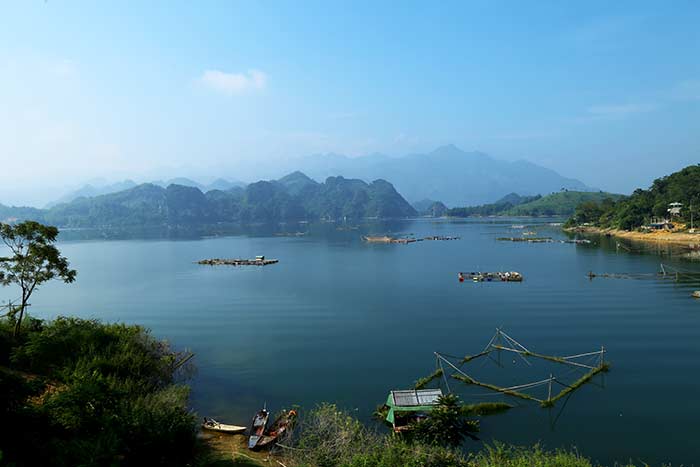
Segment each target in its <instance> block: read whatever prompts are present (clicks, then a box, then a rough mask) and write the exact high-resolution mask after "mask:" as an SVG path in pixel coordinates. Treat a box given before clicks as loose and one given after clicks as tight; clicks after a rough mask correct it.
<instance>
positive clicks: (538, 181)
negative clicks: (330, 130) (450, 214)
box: [290, 145, 597, 206]
mask: <svg viewBox="0 0 700 467" xmlns="http://www.w3.org/2000/svg"><path fill="white" fill-rule="evenodd" d="M290 163H291V162H290ZM293 164H294V166H295V167H297V168H299V170H301V171H303V172H304V173H306V174H307V175H309V176H310V177H312V178H316V179H319V180H323V179H324V178H325V177H327V176H329V175H333V174H342V175H343V176H345V177H353V178H359V179H362V180H374V179H377V178H381V179H386V180H390V181H391V182H392V183H393V184H394V186H395V187H396V189H397V190H398V191H399V192H400V193H401V194H402V195H403V196H405V197H406V199H407V200H409V201H410V202H417V201H420V200H424V199H431V200H440V201H442V202H443V203H445V204H446V205H448V206H466V205H477V204H484V203H492V202H494V201H496V200H498V199H500V198H501V197H503V196H504V195H506V194H508V193H511V192H516V193H520V194H521V195H525V196H527V195H536V194H540V193H551V192H554V191H559V190H561V189H562V188H564V189H567V190H571V191H597V190H595V189H593V188H590V187H588V186H586V184H584V183H583V182H581V181H579V180H576V179H573V178H567V177H564V176H562V175H560V174H558V173H557V172H555V171H554V170H550V169H547V168H545V167H542V166H539V165H537V164H533V163H531V162H527V161H524V160H520V161H515V162H510V161H504V160H499V159H495V158H493V157H491V156H489V155H487V154H484V153H481V152H466V151H463V150H461V149H459V148H458V147H456V146H454V145H447V146H443V147H440V148H437V149H435V150H434V151H432V152H430V153H427V154H414V155H408V156H403V157H388V156H384V155H381V154H373V155H369V156H364V157H355V158H350V157H346V156H342V155H338V154H325V155H314V156H308V157H303V158H300V159H295V160H294V161H293Z"/></svg>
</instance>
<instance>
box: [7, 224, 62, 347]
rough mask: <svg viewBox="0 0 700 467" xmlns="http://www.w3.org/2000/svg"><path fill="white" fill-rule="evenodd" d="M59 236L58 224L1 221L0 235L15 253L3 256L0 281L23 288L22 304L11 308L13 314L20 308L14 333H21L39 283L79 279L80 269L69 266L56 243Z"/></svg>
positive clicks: (13, 315)
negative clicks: (77, 274) (77, 277)
mask: <svg viewBox="0 0 700 467" xmlns="http://www.w3.org/2000/svg"><path fill="white" fill-rule="evenodd" d="M57 236H58V229H57V228H56V227H52V226H47V225H43V224H40V223H38V222H34V221H25V222H22V223H21V224H17V225H10V224H2V223H0V238H2V241H3V242H4V243H5V245H6V246H7V248H8V249H9V250H10V253H11V255H12V256H8V257H2V256H0V284H2V285H4V286H8V285H10V284H17V285H18V286H19V287H20V288H21V289H22V301H21V303H20V305H19V307H18V308H13V309H11V310H10V317H12V318H14V317H15V315H16V314H17V312H19V316H18V317H17V318H16V320H15V329H14V337H17V336H19V333H20V330H21V327H22V319H23V318H24V311H25V309H26V307H27V303H28V302H29V297H31V296H32V293H33V292H34V290H36V288H37V287H38V286H39V285H41V284H43V283H44V282H47V281H50V280H52V279H59V280H62V281H63V282H65V283H70V282H73V281H74V280H75V275H76V271H75V270H73V269H70V268H69V264H68V260H67V259H66V258H65V257H64V256H61V254H60V252H59V251H58V248H56V247H55V246H54V245H53V244H54V243H55V242H56V237H57Z"/></svg>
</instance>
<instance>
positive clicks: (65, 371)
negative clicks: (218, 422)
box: [0, 318, 196, 466]
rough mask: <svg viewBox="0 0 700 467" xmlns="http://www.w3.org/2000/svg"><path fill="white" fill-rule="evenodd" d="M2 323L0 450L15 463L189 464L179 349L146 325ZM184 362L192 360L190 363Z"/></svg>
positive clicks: (190, 439)
mask: <svg viewBox="0 0 700 467" xmlns="http://www.w3.org/2000/svg"><path fill="white" fill-rule="evenodd" d="M14 324H15V323H13V322H11V320H8V319H4V320H1V321H0V414H2V415H1V416H0V418H1V419H2V422H3V423H2V425H1V428H0V432H1V433H2V435H0V451H2V456H3V457H2V459H3V461H4V462H6V463H9V464H10V465H17V466H24V465H27V466H29V465H56V466H75V465H124V466H129V465H146V464H153V465H185V464H186V463H187V461H186V460H187V459H191V458H192V456H193V453H194V449H195V445H196V438H195V435H196V431H195V420H194V417H193V415H192V413H191V412H190V411H189V410H188V408H187V399H188V391H189V389H188V387H187V386H186V385H184V384H181V383H179V379H180V376H181V375H184V374H185V373H183V372H186V370H187V369H186V368H183V367H178V364H179V362H180V361H181V359H182V357H183V356H182V355H181V354H179V353H177V352H175V351H174V350H172V349H171V348H170V346H169V345H168V344H167V343H166V342H163V341H158V340H156V339H154V338H153V337H152V336H151V335H150V334H149V332H148V331H147V330H145V329H144V328H142V327H140V326H127V325H122V324H102V323H99V322H97V321H92V320H82V319H77V318H57V319H56V320H54V321H51V322H45V321H40V320H37V319H33V318H28V319H25V322H24V323H23V325H22V333H21V334H20V336H19V337H14V336H13V334H14ZM185 366H186V365H185Z"/></svg>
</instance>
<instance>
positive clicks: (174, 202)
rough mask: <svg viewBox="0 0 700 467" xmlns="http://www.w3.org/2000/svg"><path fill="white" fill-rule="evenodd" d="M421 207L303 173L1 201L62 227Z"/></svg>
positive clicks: (329, 215) (7, 211) (382, 191)
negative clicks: (26, 203)
mask: <svg viewBox="0 0 700 467" xmlns="http://www.w3.org/2000/svg"><path fill="white" fill-rule="evenodd" d="M415 215H416V211H415V209H413V207H412V206H411V205H410V204H408V202H407V201H406V200H405V199H404V198H403V197H402V196H401V195H400V194H399V193H398V192H397V191H396V190H395V189H394V187H393V185H392V184H391V183H389V182H387V181H384V180H375V181H374V182H372V183H369V184H368V183H365V182H363V181H362V180H352V179H345V178H343V177H329V178H328V179H327V180H326V181H325V183H317V182H315V181H314V180H312V179H310V178H309V177H307V176H306V175H304V174H302V173H301V172H295V173H293V174H290V175H288V176H287V177H284V178H282V179H280V180H274V181H260V182H257V183H251V184H250V185H248V186H246V187H245V188H240V187H235V188H232V189H229V190H211V191H208V192H206V193H203V192H202V191H201V190H200V189H199V188H196V187H189V186H183V185H176V184H172V185H169V186H168V187H167V188H163V187H161V186H158V185H154V184H142V185H138V186H135V187H134V188H131V189H128V190H123V191H120V192H117V193H110V194H106V195H101V196H95V197H90V198H85V197H83V198H78V199H76V200H74V201H71V202H70V203H63V204H59V205H56V206H54V207H52V208H50V209H48V210H38V209H32V208H8V207H4V206H0V221H2V220H7V221H15V220H24V219H33V220H39V221H42V222H46V223H49V224H51V225H57V226H61V227H106V226H160V225H190V224H215V223H265V222H286V221H301V220H307V221H315V220H320V219H342V218H348V219H361V218H366V217H377V218H403V217H410V216H415Z"/></svg>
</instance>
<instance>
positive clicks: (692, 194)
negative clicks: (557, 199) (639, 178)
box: [567, 164, 700, 230]
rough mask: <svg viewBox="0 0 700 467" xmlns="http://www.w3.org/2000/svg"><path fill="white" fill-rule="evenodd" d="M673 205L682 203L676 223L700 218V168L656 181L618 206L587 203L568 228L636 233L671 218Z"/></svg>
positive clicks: (687, 168)
mask: <svg viewBox="0 0 700 467" xmlns="http://www.w3.org/2000/svg"><path fill="white" fill-rule="evenodd" d="M670 203H682V204H683V206H682V208H681V210H680V215H679V216H678V217H676V218H675V219H676V220H677V221H679V222H682V223H688V222H689V221H690V219H691V210H692V216H693V217H694V219H696V220H697V219H698V214H700V164H698V165H691V166H688V167H686V168H685V169H683V170H680V171H678V172H675V173H673V174H671V175H667V176H665V177H662V178H659V179H656V180H654V183H653V184H652V185H651V187H650V188H649V189H647V190H642V189H637V190H635V191H634V193H632V195H630V196H628V197H626V198H623V199H619V200H617V201H616V202H610V201H603V202H586V203H582V204H580V205H579V206H578V207H577V208H576V211H575V212H574V214H573V216H572V217H571V218H570V219H569V221H568V222H567V224H568V225H570V226H573V225H580V224H584V223H587V224H591V225H594V226H598V227H603V228H614V229H622V230H633V229H636V228H638V227H641V226H642V225H645V224H647V223H649V222H651V220H652V218H654V217H657V218H667V217H668V216H669V213H668V211H667V210H668V207H669V204H670Z"/></svg>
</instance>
